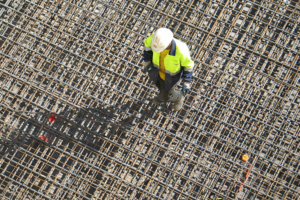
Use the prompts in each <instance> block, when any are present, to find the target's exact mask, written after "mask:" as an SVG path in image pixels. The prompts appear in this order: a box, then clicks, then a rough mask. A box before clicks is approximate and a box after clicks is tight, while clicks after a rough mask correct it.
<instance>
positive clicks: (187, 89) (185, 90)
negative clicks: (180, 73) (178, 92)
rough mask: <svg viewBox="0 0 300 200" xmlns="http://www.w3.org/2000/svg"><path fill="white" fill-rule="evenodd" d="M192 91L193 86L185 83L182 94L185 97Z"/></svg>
mask: <svg viewBox="0 0 300 200" xmlns="http://www.w3.org/2000/svg"><path fill="white" fill-rule="evenodd" d="M190 91H191V86H190V84H188V83H183V86H182V93H183V96H185V95H186V94H188V93H190Z"/></svg>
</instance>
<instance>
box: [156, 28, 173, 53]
mask: <svg viewBox="0 0 300 200" xmlns="http://www.w3.org/2000/svg"><path fill="white" fill-rule="evenodd" d="M172 39H173V32H172V31H171V30H170V29H168V28H159V29H157V31H155V33H154V35H153V37H152V41H151V49H152V50H153V51H156V52H158V53H159V52H162V51H163V50H165V49H166V48H167V47H168V46H169V44H170V43H171V41H172Z"/></svg>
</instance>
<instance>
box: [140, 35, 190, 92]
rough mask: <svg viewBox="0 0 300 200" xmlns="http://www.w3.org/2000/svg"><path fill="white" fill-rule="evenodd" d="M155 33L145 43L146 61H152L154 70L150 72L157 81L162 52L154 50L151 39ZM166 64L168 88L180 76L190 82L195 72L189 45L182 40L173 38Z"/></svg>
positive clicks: (165, 59) (151, 76) (165, 60)
mask: <svg viewBox="0 0 300 200" xmlns="http://www.w3.org/2000/svg"><path fill="white" fill-rule="evenodd" d="M152 37H153V34H152V35H151V36H149V37H148V38H147V39H146V40H145V42H144V44H145V48H144V61H150V60H151V61H152V64H153V67H154V70H153V72H151V73H152V74H149V76H150V78H151V79H152V80H153V81H156V80H155V79H157V75H156V74H154V73H157V74H158V71H159V68H160V53H158V52H155V51H152V49H151V41H152ZM164 66H165V75H166V76H165V82H166V88H170V87H173V86H174V85H175V84H176V83H177V82H178V81H179V80H180V78H182V79H183V81H184V82H186V83H189V82H190V80H191V77H192V73H193V67H194V62H193V61H192V59H191V57H190V52H189V49H188V47H187V45H186V44H185V43H183V42H181V41H180V40H177V39H173V40H172V45H171V50H170V52H169V54H168V55H166V57H165V58H164Z"/></svg>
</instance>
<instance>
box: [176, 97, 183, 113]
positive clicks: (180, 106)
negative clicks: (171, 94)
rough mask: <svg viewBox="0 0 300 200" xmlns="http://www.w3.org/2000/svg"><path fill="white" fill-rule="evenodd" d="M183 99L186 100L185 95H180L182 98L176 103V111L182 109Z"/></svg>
mask: <svg viewBox="0 0 300 200" xmlns="http://www.w3.org/2000/svg"><path fill="white" fill-rule="evenodd" d="M183 101H184V97H183V96H181V97H180V100H179V101H177V102H175V103H174V110H175V111H178V110H180V109H181V108H182V106H183Z"/></svg>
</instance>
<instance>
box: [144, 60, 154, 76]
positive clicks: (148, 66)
mask: <svg viewBox="0 0 300 200" xmlns="http://www.w3.org/2000/svg"><path fill="white" fill-rule="evenodd" d="M143 65H144V69H143V72H144V73H145V74H146V73H148V72H150V71H151V70H152V63H151V61H147V62H144V64H143Z"/></svg>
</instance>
